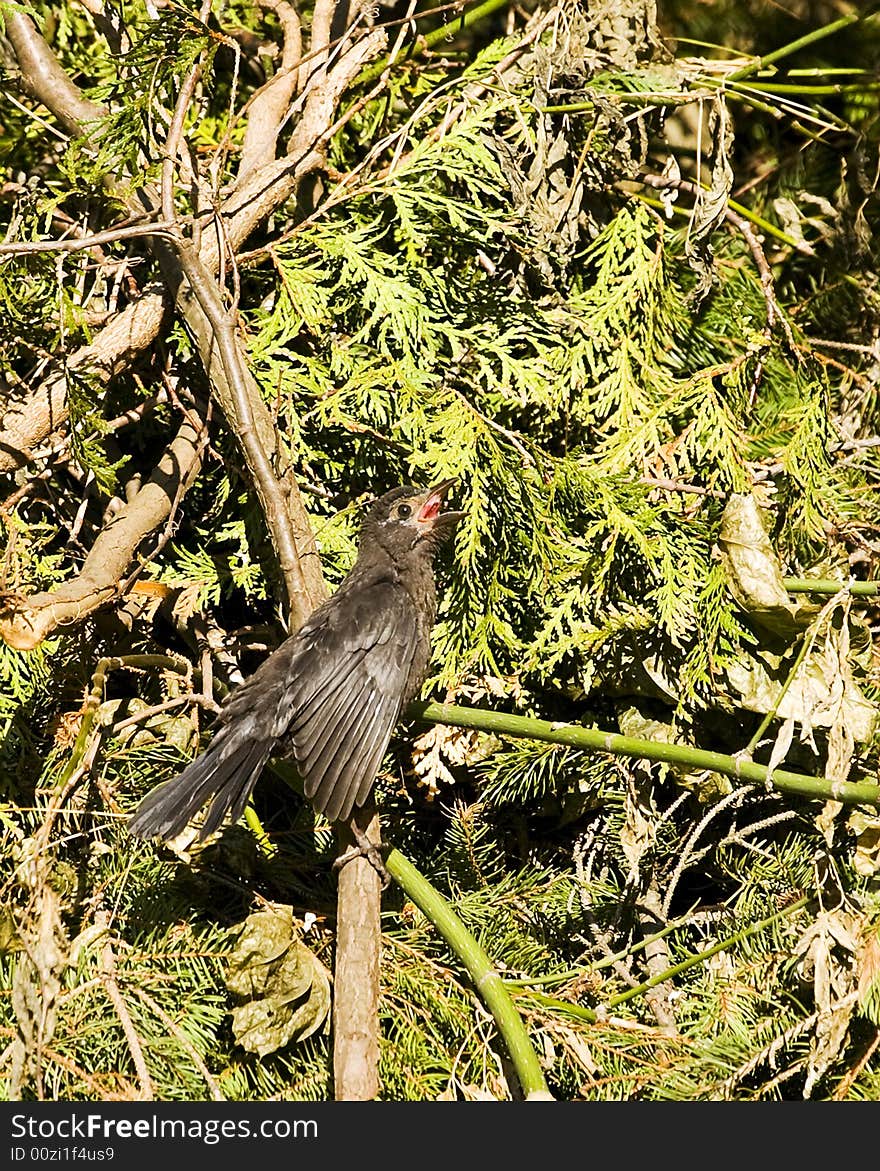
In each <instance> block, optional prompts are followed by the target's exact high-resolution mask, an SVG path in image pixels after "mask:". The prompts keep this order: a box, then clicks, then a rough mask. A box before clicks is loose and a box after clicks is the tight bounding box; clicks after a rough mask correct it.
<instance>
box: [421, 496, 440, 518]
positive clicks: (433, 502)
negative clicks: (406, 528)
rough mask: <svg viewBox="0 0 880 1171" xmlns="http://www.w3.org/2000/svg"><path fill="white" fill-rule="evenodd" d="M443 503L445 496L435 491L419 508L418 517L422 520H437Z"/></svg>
mask: <svg viewBox="0 0 880 1171" xmlns="http://www.w3.org/2000/svg"><path fill="white" fill-rule="evenodd" d="M442 503H443V497H442V496H440V495H439V493H436V492H435V493H434V495H433V496H429V497H428V499H427V500H426V501H425V503H424V504H423V505H422V507H421V508H420V509H419V515H418V519H419V520H422V521H425V520H436V519H437V517H438V516H439V515H440V506H441V505H442Z"/></svg>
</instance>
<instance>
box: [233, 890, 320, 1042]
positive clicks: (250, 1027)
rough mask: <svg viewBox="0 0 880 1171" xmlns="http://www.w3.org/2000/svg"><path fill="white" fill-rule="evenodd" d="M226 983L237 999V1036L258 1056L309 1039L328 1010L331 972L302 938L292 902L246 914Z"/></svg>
mask: <svg viewBox="0 0 880 1171" xmlns="http://www.w3.org/2000/svg"><path fill="white" fill-rule="evenodd" d="M226 987H227V988H228V989H229V991H230V992H231V993H232V995H233V996H234V997H236V999H237V1000H238V1001H239V1003H238V1004H237V1005H236V1007H235V1008H233V1010H232V1032H233V1035H234V1037H235V1040H236V1041H237V1042H238V1044H239V1045H241V1047H242V1048H243V1049H246V1050H247V1051H248V1052H249V1053H256V1054H258V1055H259V1056H260V1057H265V1056H266V1054H267V1053H274V1052H275V1051H276V1050H278V1049H281V1048H282V1047H283V1046H284V1045H287V1044H289V1043H290V1042H291V1041H302V1040H305V1038H306V1037H310V1036H311V1035H312V1033H315V1032H317V1030H318V1029H320V1028H321V1026H322V1025H323V1024H324V1023H325V1022H326V1021H327V1019H328V1016H329V1013H330V980H329V976H328V973H327V970H326V968H325V967H324V965H323V964H322V963H321V961H320V960H319V959H318V957H317V956H316V955H315V953H314V952H313V951H311V950H310V949H309V948H307V947H306V945H305V944H304V943H303V942H302V939H301V938H300V933H299V929H298V928H297V926H296V923H295V922H294V918H293V908H292V907H289V906H283V905H274V906H271V907H269V908H268V909H266V910H262V911H256V912H255V913H254V914H252V915H249V916H248V918H247V919H246V920H245V922H244V925H243V926H242V929H241V932H240V934H239V937H238V942H237V944H236V946H235V949H234V950H233V952H232V954H231V955H230V957H229V963H228V966H227V970H226Z"/></svg>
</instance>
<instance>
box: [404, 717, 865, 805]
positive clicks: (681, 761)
mask: <svg viewBox="0 0 880 1171" xmlns="http://www.w3.org/2000/svg"><path fill="white" fill-rule="evenodd" d="M407 714H408V715H409V716H410V717H411V718H412V719H416V720H421V721H423V722H424V723H428V724H449V725H451V726H452V727H454V728H475V729H477V730H478V731H481V732H492V733H495V734H496V735H499V736H515V737H521V738H524V739H527V740H541V741H544V742H546V743H548V744H564V745H567V746H568V747H569V748H585V749H587V750H591V751H599V752H610V753H611V754H612V755H614V756H627V757H631V758H635V759H637V760H657V761H662V762H664V763H666V764H677V765H680V766H681V767H682V768H686V769H688V770H690V771H694V770H700V769H708V770H710V771H712V772H717V773H721V774H722V775H724V776H728V777H734V778H735V779H737V780H740V781H748V782H749V783H750V784H753V785H768V786H770V787H771V788H773V789H776V790H777V792H780V793H786V794H791V795H792V796H797V797H810V798H813V799H814V800H821V801H829V800H833V801H840V802H842V803H844V804H850V805H853V804H857V805H862V804H864V805H880V785H875V784H869V783H867V782H862V781H842V782H840V783H837V784H832V782H831V781H829V780H827V779H826V778H825V777H811V776H807V775H806V774H805V773H793V772H788V771H787V770H785V769H773V770H772V772H771V770H770V769H768V768H767V767H766V765H763V764H756V763H755V762H754V761H751V760H746V759H744V758H742V757H739V756H728V755H727V754H725V753H723V752H710V751H707V750H705V749H703V748H691V747H690V746H689V745H687V744H672V743H669V742H667V741H662V740H641V739H639V738H638V737H635V736H622V735H620V734H619V733H617V732H606V731H603V730H602V729H601V728H583V727H581V726H580V725H579V724H566V723H551V721H550V720H538V719H534V718H533V717H531V716H512V715H508V714H507V713H506V712H493V711H485V710H484V709H482V708H472V707H458V706H456V705H454V704H448V703H424V702H422V703H413V704H410V706H409V708H408V709H407Z"/></svg>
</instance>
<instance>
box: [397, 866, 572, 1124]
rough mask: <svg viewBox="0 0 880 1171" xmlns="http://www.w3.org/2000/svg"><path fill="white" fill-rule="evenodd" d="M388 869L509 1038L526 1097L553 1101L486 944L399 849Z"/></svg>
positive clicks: (530, 1099) (528, 1099)
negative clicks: (452, 956) (436, 933)
mask: <svg viewBox="0 0 880 1171" xmlns="http://www.w3.org/2000/svg"><path fill="white" fill-rule="evenodd" d="M385 867H386V869H387V870H388V873H389V874H390V875H391V877H392V878H393V879H394V880H395V882H396V883H397V884H398V885H399V886H400V887H401V888H402V889H403V891H404V892H405V894H407V895H408V896H409V898H411V899H412V901H413V902H414V903H415V904H416V906H417V907H418V908H419V910H420V911H422V913H423V914H424V915H426V916H427V918H428V919H430V921H431V922H432V923H433V924H434V926H435V927H436V928H437V930H438V931H439V932H440V934H441V935H442V936H443V938H444V939H445V940H446V942H447V943H448V944H449V946H450V947H451V948H452V950H453V951H454V952H455V954H456V955H457V956H458V958H459V959H460V960H461V962H462V963H463V964H464V966H465V968H466V969H467V971H468V975H469V976H470V978H471V979H472V980H473V982H474V985H475V987H476V989H477V992H478V993H479V994H480V997H481V998H482V1000H483V1001H484V1002H485V1004H486V1007H487V1008H488V1009H489V1011H490V1012H491V1013H492V1016H493V1017H494V1019H495V1024H496V1025H497V1026H498V1031H499V1032H500V1033H501V1036H502V1037H503V1038H504V1041H505V1044H506V1045H507V1049H508V1052H509V1053H510V1059H511V1061H512V1062H513V1067H514V1069H515V1070H516V1075H517V1077H518V1078H519V1083H520V1087H521V1089H522V1092H523V1096H524V1097H525V1099H526V1101H533V1102H535V1101H548V1100H550V1092H549V1090H548V1089H547V1082H546V1081H545V1079H544V1073H543V1070H542V1069H541V1066H540V1064H539V1062H538V1057H537V1054H536V1053H535V1050H534V1048H533V1047H532V1043H531V1041H530V1040H529V1034H528V1032H527V1031H526V1027H525V1025H524V1024H523V1019H522V1017H521V1016H520V1014H519V1012H518V1011H517V1008H516V1005H515V1004H514V1003H513V1000H512V998H511V996H510V993H509V992H508V990H507V988H506V987H505V984H504V981H503V980H502V979H501V977H500V976H499V975H498V973H497V972H496V971H495V969H494V968H493V967H492V961H491V960H490V959H489V957H488V956H487V955H486V953H485V951H484V950H483V948H482V947H481V946H480V944H479V943H478V942H477V940H476V939H475V938H474V937H473V935H471V933H470V931H468V929H467V928H466V927H465V925H464V924H463V923H462V921H461V920H460V919H459V918H458V916H457V915H456V914H455V912H454V911H453V909H452V907H451V906H450V905H449V903H448V902H447V901H446V899H444V898H443V896H442V895H441V894H440V892H439V891H438V890H436V889H435V888H434V887H433V886H432V885H431V883H430V882H428V880H427V878H425V877H424V876H423V875H422V874H420V873H419V871H418V870H416V868H415V866H413V864H412V862H410V861H408V859H406V858H405V857H404V856H403V854H401V853H400V851H399V850H392V851H391V853H390V854H389V855H388V857H387V858H386V859H385Z"/></svg>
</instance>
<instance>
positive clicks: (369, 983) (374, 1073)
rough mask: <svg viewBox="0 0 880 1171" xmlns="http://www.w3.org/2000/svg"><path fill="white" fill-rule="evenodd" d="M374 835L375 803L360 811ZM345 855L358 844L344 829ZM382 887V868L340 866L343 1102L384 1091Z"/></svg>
mask: <svg viewBox="0 0 880 1171" xmlns="http://www.w3.org/2000/svg"><path fill="white" fill-rule="evenodd" d="M355 820H356V821H357V824H358V826H359V828H360V829H362V830H363V832H364V833H365V834H366V835H367V837H368V839H369V840H370V841H371V842H373V843H375V844H378V842H379V837H380V835H379V817H378V814H377V813H376V810H375V807H374V806H373V804H372V802H370V803H368V804H367V805H366V806H364V808H363V809H359V810H357V811H356V813H355ZM339 839H340V840H339V856H340V857H341V856H342V854H343V853H345V851H346V850H347V849H348V848H349V847H350V846H351V845H352V844H353V843H354V838H353V837H352V836H351V834H350V832H349V831H348V830H347V829H346V830H341V831H340V834H339ZM381 900H382V889H381V884H380V882H379V875H378V873H377V871H376V868H375V867H374V866H373V865H372V864H371V863H370V861H369V860H368V859H366V858H354V859H352V860H351V861H350V862H346V863H345V865H344V866H343V867H342V869H341V870H340V871H339V889H338V895H337V909H336V964H335V972H334V980H333V985H334V995H333V1075H334V1077H333V1080H334V1093H335V1097H336V1100H337V1102H369V1101H371V1100H372V1099H373V1098H375V1097H376V1095H377V1093H378V1091H379V1070H378V1065H379V962H380V959H381V951H382V931H381V919H380V911H381Z"/></svg>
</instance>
